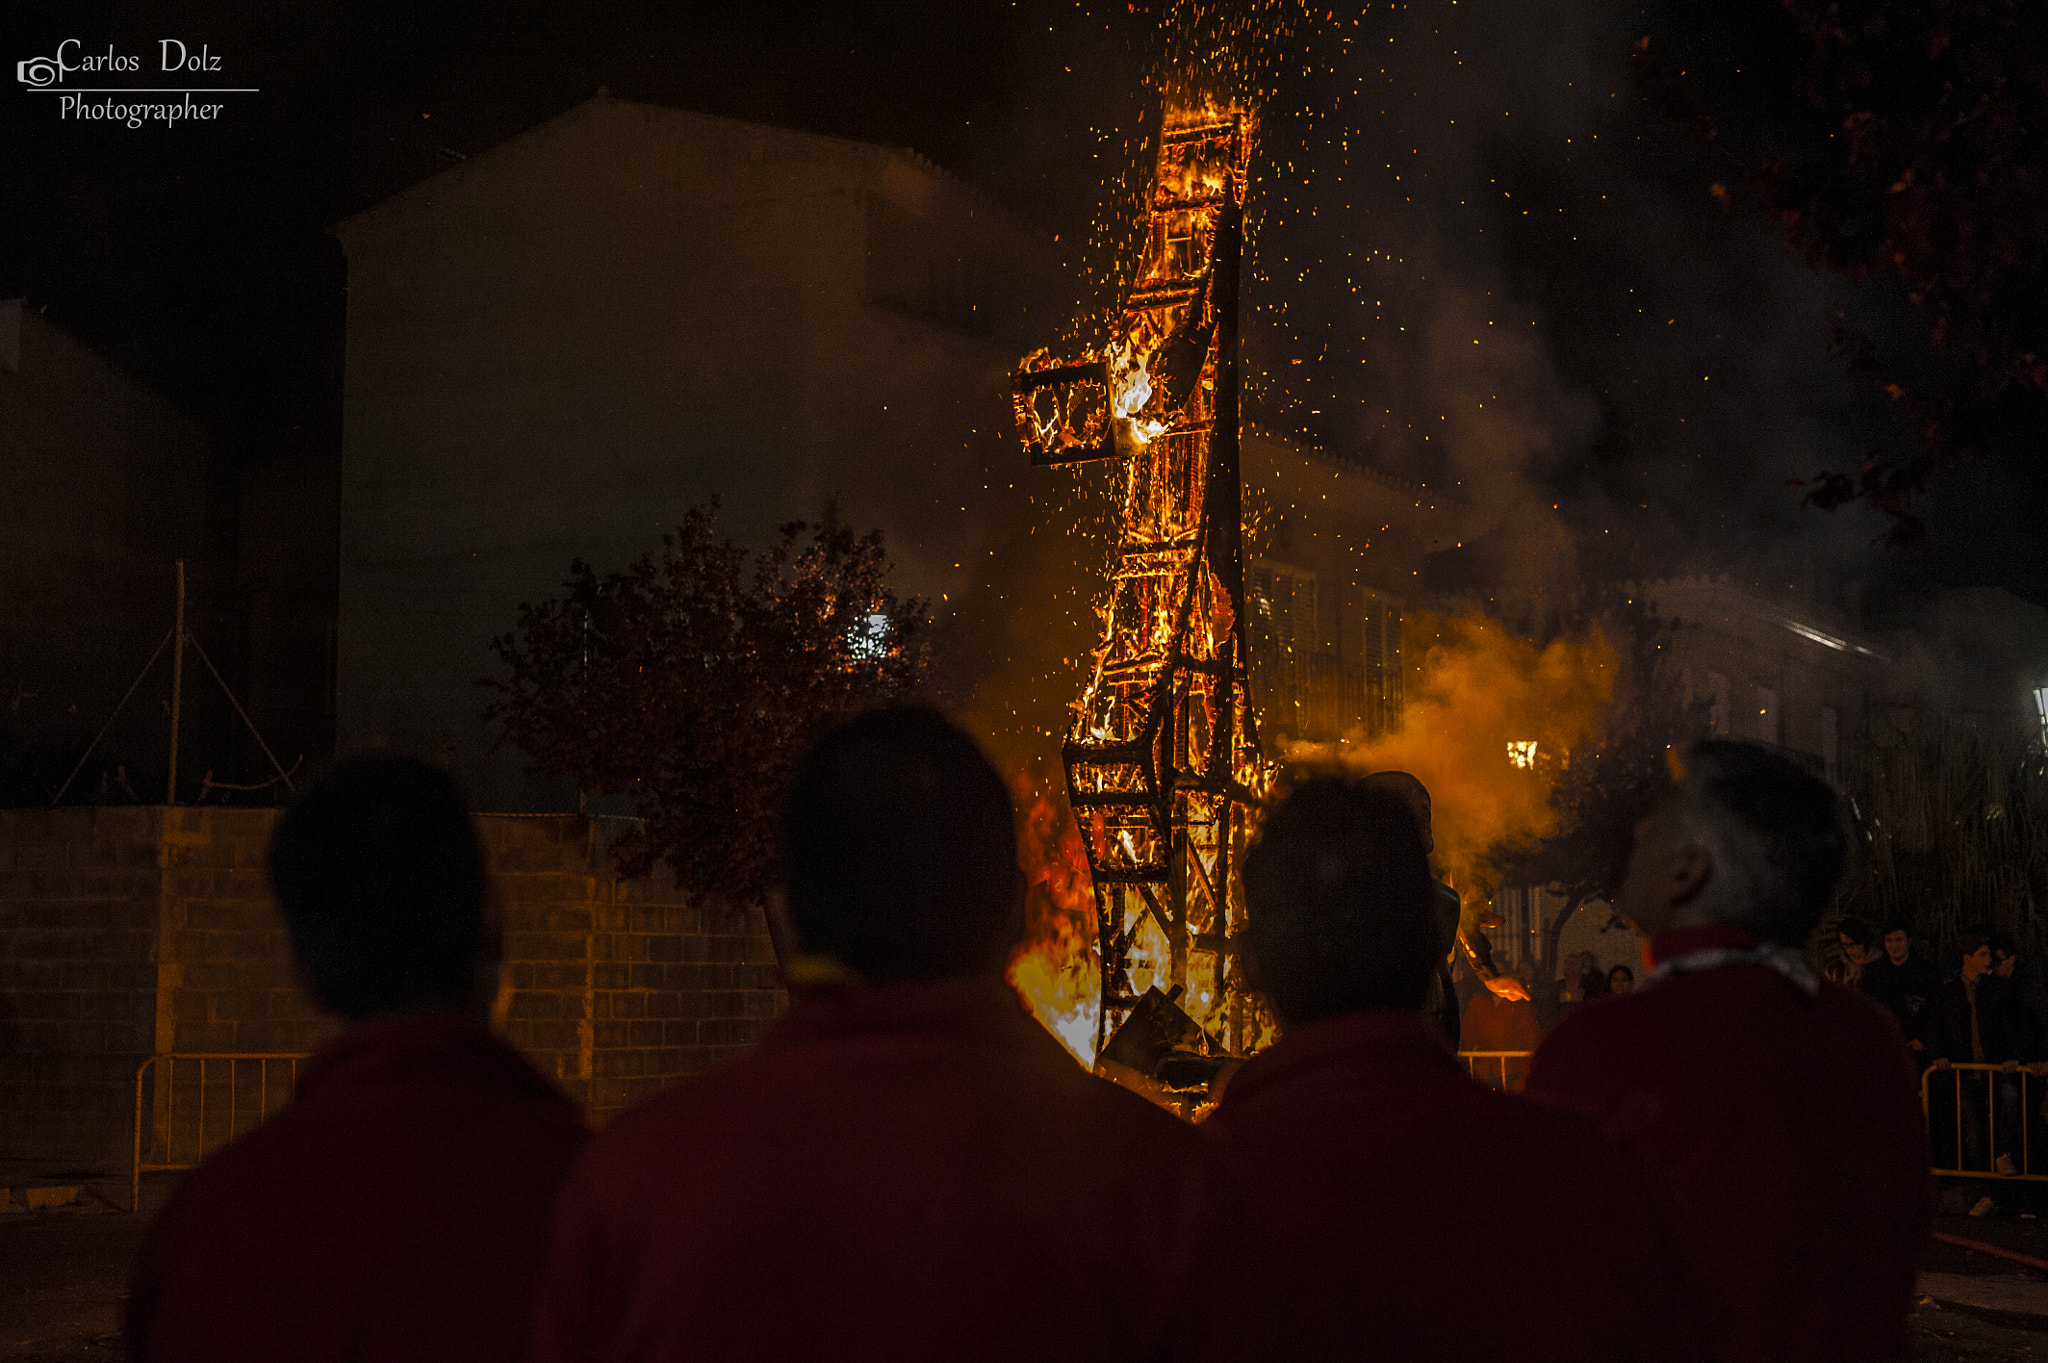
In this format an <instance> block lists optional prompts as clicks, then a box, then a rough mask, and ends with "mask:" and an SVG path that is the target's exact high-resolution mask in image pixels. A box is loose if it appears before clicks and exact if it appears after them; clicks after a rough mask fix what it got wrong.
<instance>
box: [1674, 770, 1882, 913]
mask: <svg viewBox="0 0 2048 1363" xmlns="http://www.w3.org/2000/svg"><path fill="white" fill-rule="evenodd" d="M1676 798H1677V800H1678V802H1679V808H1680V810H1681V811H1682V812H1683V814H1684V815H1685V816H1686V818H1687V820H1688V821H1689V822H1690V823H1692V824H1693V826H1694V827H1695V829H1696V830H1697V831H1699V832H1701V833H1704V834H1706V835H1708V836H1710V837H1711V839H1712V841H1713V842H1714V843H1715V845H1716V847H1717V849H1718V851H1719V854H1720V855H1719V858H1718V861H1719V863H1720V864H1719V865H1718V867H1717V872H1718V874H1720V875H1721V876H1723V877H1724V881H1723V886H1722V889H1721V891H1720V893H1719V894H1717V895H1716V897H1715V902H1714V906H1713V912H1714V915H1715V916H1716V917H1717V918H1719V919H1720V920H1721V921H1724V922H1729V923H1735V924H1738V925H1740V926H1742V927H1745V928H1748V929H1749V930H1750V931H1752V932H1754V933H1755V934H1756V935H1757V936H1759V937H1762V938H1764V939H1765V940H1767V941H1772V942H1777V943H1780V944H1783V945H1786V946H1804V945H1805V944H1806V941H1807V939H1808V938H1809V937H1810V936H1812V934H1813V930H1814V929H1815V928H1816V927H1818V926H1819V925H1820V920H1821V916H1822V915H1823V914H1824V913H1825V912H1826V911H1827V906H1828V900H1829V898H1830V897H1831V896H1832V895H1833V894H1834V892H1835V886H1836V885H1838V884H1839V883H1840V882H1841V879H1842V872H1843V870H1844V869H1845V868H1846V866H1847V864H1848V855H1849V833H1848V826H1847V824H1846V822H1845V821H1844V819H1843V816H1842V807H1841V800H1840V798H1839V797H1838V796H1836V794H1835V792H1834V790H1833V789H1832V788H1831V787H1829V786H1828V784H1827V783H1826V782H1824V781H1822V780H1820V779H1819V778H1818V777H1815V776H1813V775H1811V774H1809V773H1808V772H1806V771H1804V770H1802V769H1801V768H1799V767H1798V766H1796V765H1794V764H1793V763H1791V762H1789V761H1787V760H1786V759H1785V758H1783V757H1780V756H1779V755H1778V754H1776V753H1773V752H1767V751H1766V750H1764V749H1763V748H1760V747H1757V746H1756V745H1755V744H1751V743H1735V742H1728V741H1724V740H1718V739H1714V740H1708V741H1707V742H1704V743H1695V744H1694V745H1693V746H1692V747H1691V748H1689V749H1688V750H1687V751H1686V755H1685V779H1684V781H1683V782H1681V783H1680V785H1679V787H1678V791H1677V796H1676Z"/></svg>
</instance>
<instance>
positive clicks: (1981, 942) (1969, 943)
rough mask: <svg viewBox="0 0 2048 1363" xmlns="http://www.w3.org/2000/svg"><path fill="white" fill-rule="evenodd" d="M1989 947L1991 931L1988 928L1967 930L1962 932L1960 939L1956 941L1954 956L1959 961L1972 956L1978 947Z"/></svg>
mask: <svg viewBox="0 0 2048 1363" xmlns="http://www.w3.org/2000/svg"><path fill="white" fill-rule="evenodd" d="M1990 945H1991V930H1990V929H1989V928H1969V929H1967V930H1965V931H1964V933H1963V935H1962V936H1961V937H1959V938H1957V939H1956V956H1957V957H1958V959H1960V958H1961V957H1964V956H1968V955H1970V954H1972V953H1973V952H1975V951H1977V950H1978V949H1979V948H1980V947H1988V946H1990Z"/></svg>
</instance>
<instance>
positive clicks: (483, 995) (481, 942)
mask: <svg viewBox="0 0 2048 1363" xmlns="http://www.w3.org/2000/svg"><path fill="white" fill-rule="evenodd" d="M477 929H478V931H477V943H476V997H475V1004H476V1007H477V1011H479V1012H481V1013H482V1014H483V1015H484V1016H485V1018H486V1019H488V1020H489V1022H490V1024H491V1025H492V1026H493V1027H503V1026H504V1025H505V1018H506V1016H507V1015H508V1014H509V1013H510V1012H511V1008H512V979H511V976H510V975H509V974H508V973H507V972H506V970H505V900H504V898H503V896H501V895H500V894H499V893H498V882H497V881H496V880H495V879H493V878H492V877H491V875H490V873H489V872H486V873H485V874H484V892H483V899H482V902H481V903H479V904H478V906H477Z"/></svg>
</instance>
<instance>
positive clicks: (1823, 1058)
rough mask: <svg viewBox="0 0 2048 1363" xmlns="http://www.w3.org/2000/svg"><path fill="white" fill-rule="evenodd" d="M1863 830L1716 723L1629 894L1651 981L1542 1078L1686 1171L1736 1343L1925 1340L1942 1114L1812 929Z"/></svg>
mask: <svg viewBox="0 0 2048 1363" xmlns="http://www.w3.org/2000/svg"><path fill="white" fill-rule="evenodd" d="M1847 850H1848V838H1847V832H1846V828H1845V825H1844V822H1843V819H1842V816H1841V811H1840V809H1839V807H1838V804H1837V799H1836V796H1835V794H1834V792H1833V791H1832V790H1830V789H1829V788H1828V787H1827V786H1826V785H1824V784H1822V783H1821V782H1820V781H1818V780H1815V779H1814V778H1813V777H1811V776H1809V775H1807V774H1806V773H1805V772H1804V771H1802V770H1800V769H1799V768H1798V767H1796V766H1794V765H1792V764H1791V763H1790V762H1788V761H1786V760H1785V759H1784V758H1782V757H1778V756H1776V755H1774V754H1771V753H1769V752H1766V751H1765V750H1764V749H1762V748H1758V747H1755V746H1753V745H1749V744H1742V743H1728V742H1708V743H1701V744H1697V745H1695V746H1694V747H1693V748H1692V749H1691V750H1690V751H1689V752H1688V754H1687V756H1686V759H1685V775H1684V778H1683V779H1682V780H1681V781H1680V782H1679V783H1678V784H1677V786H1676V787H1675V788H1674V789H1673V790H1671V791H1670V792H1669V793H1668V794H1667V795H1666V796H1665V797H1664V798H1663V799H1661V800H1660V801H1659V802H1658V803H1657V805H1656V807H1655V808H1654V810H1653V811H1652V812H1651V814H1650V816H1649V817H1648V818H1646V819H1644V820H1643V822H1642V824H1641V825H1640V826H1639V827H1638V828H1637V830H1636V844H1635V849H1634V851H1633V853H1632V854H1631V856H1630V858H1629V864H1628V870H1627V873H1626V876H1625V878H1624V882H1623V887H1622V892H1621V896H1620V908H1621V911H1622V913H1623V914H1624V915H1625V916H1626V917H1627V918H1628V919H1629V920H1630V921H1631V922H1633V923H1634V924H1635V927H1636V929H1637V931H1639V932H1641V933H1642V934H1643V935H1644V936H1645V937H1646V938H1647V939H1648V941H1649V956H1650V959H1651V960H1652V961H1653V962H1654V963H1655V967H1656V968H1655V969H1654V970H1653V971H1652V972H1651V974H1650V976H1649V978H1647V979H1646V980H1644V981H1643V984H1642V986H1641V987H1640V988H1638V989H1637V990H1635V991H1634V992H1633V993H1631V994H1627V995H1625V996H1623V997H1621V998H1617V999H1614V1000H1612V1001H1611V1002H1609V1003H1606V1004H1603V1005H1602V1006H1600V1007H1598V1008H1585V1009H1580V1010H1579V1011H1577V1012H1575V1013H1573V1014H1572V1015H1571V1016H1570V1017H1568V1018H1565V1019H1564V1020H1563V1021H1562V1022H1560V1023H1558V1025H1557V1026H1556V1027H1555V1028H1553V1029H1552V1030H1551V1032H1550V1035H1549V1036H1547V1037H1546V1038H1545V1039H1544V1041H1543V1044H1542V1046H1540V1047H1539V1048H1538V1049H1537V1052H1536V1059H1535V1064H1534V1065H1533V1067H1532V1068H1531V1070H1530V1074H1529V1084H1528V1089H1527V1092H1528V1093H1529V1094H1530V1095H1531V1096H1532V1097H1540V1098H1542V1099H1545V1100H1547V1101H1551V1102H1556V1103H1558V1104H1561V1105H1563V1106H1566V1107H1569V1108H1572V1109H1574V1110H1577V1111H1580V1112H1584V1113H1587V1114H1590V1115H1592V1116H1595V1117H1597V1118H1599V1119H1600V1120H1601V1121H1602V1122H1604V1123H1605V1124H1606V1126H1607V1128H1608V1130H1609V1131H1610V1132H1611V1133H1613V1134H1614V1135H1616V1136H1619V1137H1622V1138H1624V1139H1626V1140H1628V1141H1630V1142H1631V1143H1633V1145H1634V1146H1635V1147H1636V1148H1637V1149H1639V1150H1640V1151H1641V1152H1642V1153H1643V1154H1644V1155H1645V1156H1646V1157H1647V1158H1649V1159H1650V1160H1651V1161H1653V1162H1654V1164H1655V1165H1656V1166H1657V1167H1658V1168H1660V1169H1661V1170H1662V1171H1663V1173H1664V1174H1665V1176H1666V1177H1667V1178H1669V1179H1670V1180H1671V1183H1672V1185H1673V1187H1674V1188H1675V1189H1676V1190H1677V1191H1678V1193H1679V1194H1680V1196H1681V1197H1682V1199H1683V1201H1684V1204H1685V1205H1686V1207H1687V1208H1688V1209H1689V1210H1690V1211H1691V1212H1692V1213H1693V1215H1694V1216H1695V1217H1696V1218H1697V1220H1698V1224H1699V1225H1700V1226H1701V1228H1702V1230H1703V1232H1704V1234H1705V1237H1706V1241H1707V1247H1708V1250H1709V1254H1710V1257H1711V1260H1712V1262H1713V1264H1714V1265H1715V1267H1716V1269H1717V1271H1718V1276H1719V1279H1720V1283H1721V1287H1722V1291H1723V1292H1724V1293H1725V1296H1726V1299H1727V1301H1728V1302H1729V1303H1730V1304H1731V1306H1732V1307H1733V1309H1734V1312H1735V1326H1734V1334H1733V1338H1732V1340H1731V1348H1730V1350H1729V1356H1730V1357H1732V1358H1738V1359H1742V1360H1745V1363H1750V1361H1754V1360H1782V1361H1783V1363H1848V1360H1852V1359H1872V1358H1895V1357H1901V1356H1903V1355H1905V1354H1906V1352H1907V1343H1908V1341H1907V1335H1906V1314H1907V1311H1908V1310H1909V1309H1910V1307H1911V1304H1912V1299H1913V1298H1912V1293H1913V1276H1914V1271H1915V1268H1916V1266H1917V1264H1918V1262H1919V1257H1920V1251H1921V1248H1922V1246H1923V1245H1924V1244H1925V1242H1926V1239H1927V1232H1928V1224H1929V1218H1930V1213H1931V1210H1932V1209H1931V1206H1930V1202H1931V1191H1932V1190H1931V1187H1930V1180H1929V1178H1928V1173H1927V1168H1928V1165H1927V1135H1926V1130H1925V1128H1924V1126H1923V1124H1922V1121H1921V1116H1920V1105H1919V1102H1918V1100H1917V1096H1916V1094H1915V1093H1914V1085H1913V1076H1912V1074H1911V1073H1910V1071H1909V1069H1908V1066H1907V1064H1906V1059H1905V1054H1904V1052H1903V1050H1902V1049H1901V1048H1900V1045H1899V1036H1898V1028H1897V1026H1896V1025H1895V1024H1894V1023H1893V1022H1892V1020H1891V1019H1890V1018H1889V1017H1887V1016H1886V1015H1885V1013H1884V1012H1883V1011H1882V1010H1881V1009H1879V1008H1877V1007H1876V1006H1874V1005H1873V1004H1872V1003H1871V1002H1870V1001H1869V1000H1868V999H1865V998H1862V997H1861V996H1859V995H1857V994H1855V993H1852V992H1850V991H1849V990H1846V989H1842V988H1840V987H1839V986H1836V985H1833V984H1830V983H1828V982H1827V981H1825V980H1823V979H1821V978H1820V977H1819V975H1818V974H1817V973H1816V972H1815V970H1814V968H1813V965H1812V963H1811V961H1810V960H1809V958H1808V956H1807V954H1806V952H1805V951H1804V950H1803V946H1804V944H1805V942H1806V940H1807V938H1808V937H1809V936H1810V935H1811V933H1812V932H1813V929H1814V927H1815V925H1816V924H1818V923H1819V921H1820V916H1821V914H1822V913H1823V912H1824V911H1825V910H1826V908H1827V903H1828V899H1829V896H1830V895H1831V894H1832V893H1833V891H1834V887H1835V883H1836V882H1837V881H1838V880H1839V879H1840V877H1841V874H1842V869H1843V865H1844V861H1845V858H1846V854H1847Z"/></svg>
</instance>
